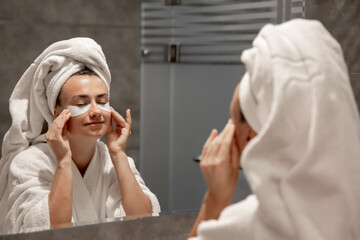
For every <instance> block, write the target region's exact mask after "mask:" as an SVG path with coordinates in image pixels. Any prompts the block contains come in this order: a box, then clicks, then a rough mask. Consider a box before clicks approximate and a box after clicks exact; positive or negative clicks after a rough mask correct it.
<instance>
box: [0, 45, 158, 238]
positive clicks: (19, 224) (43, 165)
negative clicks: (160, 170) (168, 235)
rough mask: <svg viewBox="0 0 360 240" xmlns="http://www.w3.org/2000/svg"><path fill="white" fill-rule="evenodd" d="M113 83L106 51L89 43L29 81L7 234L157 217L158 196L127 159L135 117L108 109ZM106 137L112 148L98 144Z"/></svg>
mask: <svg viewBox="0 0 360 240" xmlns="http://www.w3.org/2000/svg"><path fill="white" fill-rule="evenodd" d="M110 79H111V76H110V72H109V69H108V66H107V63H106V59H105V56H104V54H103V52H102V50H101V47H100V46H99V45H98V44H97V43H96V42H94V41H93V40H92V39H88V38H73V39H70V40H66V41H60V42H57V43H54V44H52V45H51V46H49V47H48V48H47V49H46V50H45V51H44V52H43V53H42V54H41V55H40V56H39V57H38V58H37V59H36V60H35V62H34V63H33V64H32V65H31V66H30V68H29V69H28V70H27V71H26V72H25V73H24V75H23V76H22V78H21V79H20V81H19V82H18V84H17V85H16V87H15V89H14V91H13V94H12V96H11V98H10V112H11V115H12V119H13V124H12V126H11V128H10V129H9V131H8V132H7V134H6V135H5V138H4V142H3V157H2V159H1V162H0V164H1V175H0V179H1V182H2V183H6V184H4V185H2V186H1V187H0V194H1V195H0V196H1V202H0V209H1V212H2V213H4V214H1V215H2V216H0V226H1V227H2V229H1V233H15V232H19V231H20V232H22V231H30V230H35V229H41V228H48V227H49V226H51V227H56V226H59V225H61V224H69V223H72V222H79V221H92V220H98V219H104V218H109V217H124V216H148V215H158V213H159V212H160V206H159V203H158V201H157V199H156V196H155V195H154V194H153V193H151V192H150V190H149V189H148V188H147V187H146V186H145V184H144V182H143V180H142V179H141V176H140V175H139V173H138V171H137V170H136V167H135V165H134V162H133V160H132V159H131V158H129V157H127V155H126V153H125V150H126V143H127V139H128V137H129V135H130V133H131V131H130V128H131V116H130V110H127V112H126V120H125V119H124V118H123V117H122V116H121V115H120V114H119V113H117V112H116V111H115V110H114V109H113V108H112V107H110V106H109V97H110V96H109V93H110V91H109V84H110ZM44 120H46V121H47V123H48V126H49V128H48V131H47V132H46V134H41V133H42V132H41V131H42V125H43V122H44ZM113 125H114V127H113ZM105 134H106V144H104V143H103V142H101V141H98V140H99V138H101V137H102V136H103V135H105Z"/></svg>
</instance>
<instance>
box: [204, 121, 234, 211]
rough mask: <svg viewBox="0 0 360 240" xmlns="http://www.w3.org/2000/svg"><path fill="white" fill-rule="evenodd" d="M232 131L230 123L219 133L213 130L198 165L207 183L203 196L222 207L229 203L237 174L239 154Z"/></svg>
mask: <svg viewBox="0 0 360 240" xmlns="http://www.w3.org/2000/svg"><path fill="white" fill-rule="evenodd" d="M234 132H235V126H234V124H232V123H228V124H227V125H226V126H225V128H224V130H223V131H222V132H221V133H220V134H219V135H217V131H216V130H213V131H212V132H211V134H210V136H209V138H208V139H207V141H206V143H205V145H204V147H203V151H202V154H201V162H200V167H201V170H202V172H203V175H204V177H205V179H206V182H207V184H208V192H207V195H206V196H205V197H206V198H210V199H211V201H213V202H214V203H218V204H219V205H224V207H225V206H227V205H228V204H230V203H231V200H232V197H233V195H234V192H235V188H236V185H237V180H238V176H239V165H240V161H239V158H240V155H239V151H238V149H237V146H236V143H235V141H236V140H235V138H234ZM219 207H220V206H219Z"/></svg>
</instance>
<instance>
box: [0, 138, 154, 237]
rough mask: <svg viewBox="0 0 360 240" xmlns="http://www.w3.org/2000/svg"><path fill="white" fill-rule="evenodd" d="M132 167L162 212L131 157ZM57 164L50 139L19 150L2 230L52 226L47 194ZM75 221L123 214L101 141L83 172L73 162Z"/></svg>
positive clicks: (115, 179)
mask: <svg viewBox="0 0 360 240" xmlns="http://www.w3.org/2000/svg"><path fill="white" fill-rule="evenodd" d="M128 161H129V164H130V167H131V170H132V172H133V174H134V176H135V178H136V180H137V181H138V183H139V185H140V187H141V189H142V190H143V192H144V193H145V194H146V195H147V196H148V198H149V199H150V201H151V204H152V208H153V215H154V216H156V215H158V214H159V212H160V207H159V202H158V200H157V198H156V196H155V195H154V194H153V193H151V191H150V190H149V189H148V188H147V187H146V186H145V183H144V181H143V180H142V178H141V176H140V174H139V172H138V171H137V170H136V167H135V164H134V161H133V160H132V159H131V158H128ZM56 168H57V159H56V157H55V155H54V153H53V151H52V149H51V148H50V146H49V144H47V143H38V144H35V145H32V146H30V147H29V148H28V149H26V150H25V151H22V152H21V153H19V154H18V155H17V156H16V157H15V158H14V159H13V160H12V162H11V164H10V172H9V181H8V186H7V189H8V190H9V192H10V196H9V199H8V201H7V208H8V211H7V212H4V214H5V215H6V217H5V222H4V224H3V226H2V228H3V233H17V232H25V231H34V230H40V229H48V228H49V225H50V223H49V205H48V196H49V193H50V190H51V186H52V181H53V178H54V174H55V171H56ZM72 172H73V182H74V189H73V217H72V222H75V223H78V222H96V221H97V220H105V218H113V217H116V218H118V217H124V216H125V212H124V209H123V207H122V204H121V194H120V190H119V185H118V182H117V177H116V173H115V169H114V167H113V165H112V162H111V159H110V156H109V152H108V149H107V146H106V145H105V144H104V143H103V142H101V141H98V143H97V146H96V151H95V153H94V156H93V158H92V159H91V162H90V164H89V166H88V168H87V170H86V172H85V174H84V177H82V176H81V174H80V172H79V170H78V168H77V167H76V165H75V164H74V163H73V164H72Z"/></svg>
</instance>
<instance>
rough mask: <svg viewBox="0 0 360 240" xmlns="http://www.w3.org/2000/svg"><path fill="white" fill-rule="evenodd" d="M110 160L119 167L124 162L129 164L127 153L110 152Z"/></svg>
mask: <svg viewBox="0 0 360 240" xmlns="http://www.w3.org/2000/svg"><path fill="white" fill-rule="evenodd" d="M110 158H111V160H112V162H113V164H114V165H117V164H119V163H122V162H126V163H127V162H128V161H127V155H126V153H125V152H117V153H111V152H110Z"/></svg>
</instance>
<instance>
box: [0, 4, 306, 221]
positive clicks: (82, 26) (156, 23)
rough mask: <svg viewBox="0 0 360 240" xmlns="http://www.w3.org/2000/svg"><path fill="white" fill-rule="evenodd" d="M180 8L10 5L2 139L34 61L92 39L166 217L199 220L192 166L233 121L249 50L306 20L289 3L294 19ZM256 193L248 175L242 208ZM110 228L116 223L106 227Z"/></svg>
mask: <svg viewBox="0 0 360 240" xmlns="http://www.w3.org/2000/svg"><path fill="white" fill-rule="evenodd" d="M171 2H173V4H174V5H171V4H172V3H171ZM178 2H180V1H163V0H157V1H146V0H143V1H142V2H140V1H131V0H126V1H116V0H113V1H110V2H109V3H108V4H107V5H104V4H103V3H102V2H99V1H90V2H89V1H86V2H84V1H79V2H76V3H75V2H74V3H72V5H71V6H69V4H68V3H65V2H64V3H60V2H55V1H50V2H46V3H45V4H46V6H44V5H43V4H44V3H43V2H40V1H38V2H32V3H31V4H30V3H28V2H24V3H21V4H19V3H16V1H8V2H6V4H4V6H3V7H2V10H3V11H2V18H3V19H5V20H4V21H3V22H2V23H1V25H2V31H3V34H2V38H1V44H2V48H1V50H2V58H1V60H0V61H1V64H0V73H1V76H2V78H3V79H4V80H3V87H2V88H1V90H0V91H2V94H1V96H0V101H1V103H2V106H3V108H2V111H1V119H0V121H1V124H0V134H1V136H3V135H4V134H5V132H6V131H7V130H8V128H9V127H10V125H11V118H10V115H9V112H8V100H9V97H10V94H11V92H12V90H13V88H14V86H15V84H16V83H17V81H18V80H19V79H20V77H21V75H22V74H23V73H24V71H25V70H26V69H27V68H28V67H29V65H30V64H31V63H32V62H33V61H34V59H35V58H36V57H37V56H38V55H39V54H40V53H41V52H42V51H43V50H44V49H45V48H46V47H47V46H49V45H50V44H51V43H53V42H56V41H58V40H63V39H69V38H72V37H75V36H86V37H90V38H93V39H94V40H95V41H97V42H98V43H99V44H100V45H101V46H102V48H103V51H104V53H105V56H106V58H107V61H108V64H109V68H110V71H111V73H112V83H111V92H110V95H111V98H110V102H111V104H112V106H113V107H114V108H115V109H116V110H118V111H119V112H120V113H121V114H123V115H124V114H125V109H127V108H130V109H131V110H132V120H133V125H132V136H131V138H130V140H129V142H128V145H127V154H128V155H129V156H131V157H132V158H133V159H134V160H135V163H136V165H137V168H138V169H139V171H140V172H141V175H142V177H143V179H144V180H145V182H146V185H147V186H148V187H149V188H150V189H151V191H152V192H153V193H155V194H156V196H157V198H158V199H159V202H160V205H161V208H162V213H161V214H163V215H170V214H174V213H186V212H192V211H197V210H198V208H199V207H200V203H201V200H202V197H203V194H204V192H205V190H206V186H205V182H204V181H203V178H202V175H201V172H200V169H199V167H198V165H197V164H196V163H194V162H193V160H192V159H193V158H194V157H196V156H197V155H199V154H200V152H201V149H202V144H203V143H204V141H205V139H206V138H207V135H208V134H209V132H210V130H211V129H212V128H217V129H221V128H222V127H223V126H224V124H225V123H226V121H227V119H228V114H229V113H228V105H229V102H230V99H231V97H232V93H233V89H234V87H235V85H236V84H237V83H238V81H239V79H240V77H241V76H242V75H243V73H244V66H243V65H241V63H240V60H239V56H240V53H241V51H242V50H243V49H245V48H247V47H249V46H250V44H251V40H252V39H253V38H254V37H255V36H256V33H257V32H258V30H259V29H260V28H261V26H263V25H264V24H266V23H268V22H273V23H276V22H281V21H284V20H286V19H289V18H290V17H301V16H302V15H303V2H304V1H302V0H292V1H290V0H288V1H286V2H287V4H288V5H286V6H287V7H288V8H286V9H290V12H289V11H284V12H283V11H278V10H279V9H280V6H279V3H280V2H283V1H282V0H281V1H278V0H269V1H251V0H248V1H242V2H239V1H236V0H234V1H227V2H226V3H221V2H220V1H213V2H208V1H204V0H198V1H190V0H183V1H181V4H180V5H177V3H178ZM222 5H223V6H222ZM299 8H300V9H301V10H299ZM39 9H46V11H45V10H39ZM291 13H294V14H293V15H291ZM299 14H300V15H299ZM140 52H141V53H142V56H141V55H140ZM164 59H166V61H167V62H164ZM140 106H141V107H140ZM244 189H246V190H244ZM249 192H250V190H249V189H248V187H247V185H246V182H245V180H244V176H242V175H241V176H240V179H239V189H238V191H237V193H236V197H235V198H234V201H237V200H239V199H241V198H244V197H245V196H246V195H247V194H248V193H249ZM117 220H118V219H117ZM103 221H111V220H105V219H104V220H99V221H98V222H103ZM90 223H92V224H93V223H94V222H84V223H83V222H81V223H77V224H80V225H86V224H90Z"/></svg>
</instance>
